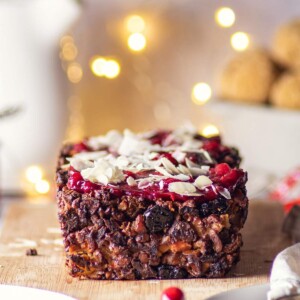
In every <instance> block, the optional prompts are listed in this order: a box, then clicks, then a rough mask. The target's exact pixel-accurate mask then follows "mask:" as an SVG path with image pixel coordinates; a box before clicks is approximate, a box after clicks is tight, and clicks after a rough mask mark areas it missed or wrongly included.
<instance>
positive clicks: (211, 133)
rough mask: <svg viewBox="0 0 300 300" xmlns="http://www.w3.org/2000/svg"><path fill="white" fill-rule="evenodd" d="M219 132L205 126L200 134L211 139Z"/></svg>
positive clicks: (216, 129)
mask: <svg viewBox="0 0 300 300" xmlns="http://www.w3.org/2000/svg"><path fill="white" fill-rule="evenodd" d="M219 133H220V131H219V129H218V128H217V127H216V126H215V125H212V124H209V125H206V126H205V127H204V128H203V129H202V130H201V131H200V134H201V135H203V136H205V137H212V136H216V135H219Z"/></svg>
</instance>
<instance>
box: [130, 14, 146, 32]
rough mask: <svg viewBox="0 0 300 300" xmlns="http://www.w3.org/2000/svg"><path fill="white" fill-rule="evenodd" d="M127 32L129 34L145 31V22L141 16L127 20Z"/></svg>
mask: <svg viewBox="0 0 300 300" xmlns="http://www.w3.org/2000/svg"><path fill="white" fill-rule="evenodd" d="M126 25H127V26H126V27H127V30H128V31H129V32H132V33H135V32H142V31H144V30H145V27H146V25H145V21H144V19H143V18H142V17H141V16H138V15H133V16H130V17H129V18H128V19H127V24H126Z"/></svg>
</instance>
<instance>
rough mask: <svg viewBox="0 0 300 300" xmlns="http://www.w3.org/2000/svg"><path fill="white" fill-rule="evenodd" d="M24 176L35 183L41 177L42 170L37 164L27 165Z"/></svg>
mask: <svg viewBox="0 0 300 300" xmlns="http://www.w3.org/2000/svg"><path fill="white" fill-rule="evenodd" d="M25 177H26V179H27V180H28V181H29V182H31V183H36V182H38V181H39V180H41V179H42V177H43V170H42V168H41V167H39V166H29V167H28V168H27V169H26V170H25Z"/></svg>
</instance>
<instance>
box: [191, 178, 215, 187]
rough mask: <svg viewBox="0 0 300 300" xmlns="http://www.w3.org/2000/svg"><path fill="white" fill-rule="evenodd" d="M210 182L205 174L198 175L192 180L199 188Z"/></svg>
mask: <svg viewBox="0 0 300 300" xmlns="http://www.w3.org/2000/svg"><path fill="white" fill-rule="evenodd" d="M211 184H212V181H211V180H210V179H209V178H208V177H207V176H204V175H200V176H198V177H197V178H196V180H195V182H194V185H195V186H196V187H197V188H199V189H201V188H203V187H205V186H208V185H211Z"/></svg>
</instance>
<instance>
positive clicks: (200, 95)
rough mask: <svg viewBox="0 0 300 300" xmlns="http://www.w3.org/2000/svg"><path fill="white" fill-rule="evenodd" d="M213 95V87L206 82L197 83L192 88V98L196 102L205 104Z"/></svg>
mask: <svg viewBox="0 0 300 300" xmlns="http://www.w3.org/2000/svg"><path fill="white" fill-rule="evenodd" d="M210 97H211V88H210V86H209V85H208V84H207V83H205V82H199V83H197V84H195V86H194V87H193V90H192V100H193V102H194V103H195V104H198V105H203V104H205V103H206V102H207V101H208V100H209V99H210Z"/></svg>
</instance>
